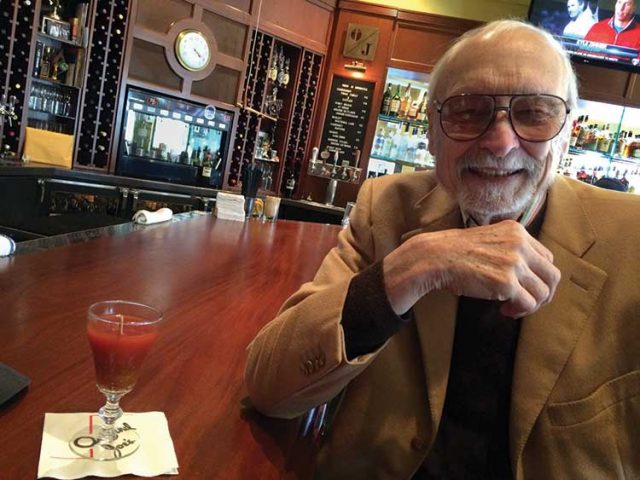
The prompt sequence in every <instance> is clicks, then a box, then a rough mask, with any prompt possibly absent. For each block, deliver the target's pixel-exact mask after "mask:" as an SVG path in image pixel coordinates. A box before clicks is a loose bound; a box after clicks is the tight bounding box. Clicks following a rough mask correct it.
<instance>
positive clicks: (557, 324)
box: [509, 177, 607, 477]
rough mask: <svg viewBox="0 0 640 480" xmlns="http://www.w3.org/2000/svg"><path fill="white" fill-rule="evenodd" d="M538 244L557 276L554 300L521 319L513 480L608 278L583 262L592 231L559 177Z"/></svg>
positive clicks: (512, 414) (514, 406)
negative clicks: (546, 252) (546, 250)
mask: <svg viewBox="0 0 640 480" xmlns="http://www.w3.org/2000/svg"><path fill="white" fill-rule="evenodd" d="M539 240H540V241H541V242H542V244H544V245H545V246H546V247H547V248H549V250H551V252H552V253H553V255H554V264H555V265H556V266H557V267H558V268H559V269H560V271H561V272H562V279H561V280H560V284H559V285H558V289H557V291H556V295H555V297H554V299H553V301H552V302H551V303H550V304H549V305H547V306H545V307H543V308H542V309H540V310H539V311H538V312H536V313H535V314H534V315H531V316H530V317H527V318H524V319H523V320H522V327H521V331H520V337H519V340H518V349H517V354H516V360H515V365H514V374H513V386H512V391H511V412H510V432H509V433H510V435H509V436H510V453H511V462H512V466H513V471H514V473H515V474H516V477H520V476H521V475H518V471H519V470H518V469H519V468H520V460H521V456H522V452H523V450H524V446H525V443H526V441H527V439H528V437H529V434H530V432H531V430H532V428H533V425H534V423H535V421H536V419H537V418H538V416H539V415H540V412H541V410H542V408H543V407H544V405H545V404H546V402H547V399H548V398H549V395H550V393H551V390H552V389H553V386H554V385H555V383H556V381H557V379H558V377H559V376H560V374H561V372H562V369H563V366H564V365H565V363H566V362H567V359H568V358H569V355H570V354H571V352H572V350H573V347H574V345H575V344H576V342H577V340H578V336H579V335H580V332H581V331H582V330H583V329H584V327H585V325H586V323H587V321H588V319H589V316H590V312H591V310H592V308H593V305H594V304H595V303H596V301H597V299H598V296H599V294H600V291H601V289H602V286H603V285H604V282H605V280H606V278H607V274H606V273H605V272H604V271H602V270H601V269H599V268H598V267H596V266H594V265H592V264H590V263H589V262H587V261H585V260H584V259H583V258H582V257H583V255H584V254H585V253H586V252H587V250H588V249H589V248H590V247H591V246H592V245H593V244H594V243H595V241H596V237H595V232H594V230H593V228H592V226H591V223H590V222H589V219H588V218H587V216H586V214H585V212H584V211H583V210H582V205H581V202H580V199H579V197H578V196H577V194H576V193H575V192H574V191H573V190H572V189H571V187H570V185H569V184H568V182H567V181H566V180H565V179H564V178H562V177H560V178H558V179H557V180H556V182H555V183H554V185H553V186H552V188H551V190H550V192H549V196H548V199H547V209H546V213H545V220H544V223H543V225H542V230H541V232H540V236H539Z"/></svg>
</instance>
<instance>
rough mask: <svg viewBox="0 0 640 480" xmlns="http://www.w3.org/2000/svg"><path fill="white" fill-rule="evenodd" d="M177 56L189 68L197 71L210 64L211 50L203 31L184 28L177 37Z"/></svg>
mask: <svg viewBox="0 0 640 480" xmlns="http://www.w3.org/2000/svg"><path fill="white" fill-rule="evenodd" d="M176 57H177V58H178V61H179V62H180V65H182V66H183V67H184V68H186V69H187V70H190V71H192V72H197V71H199V70H202V69H203V68H205V67H206V66H207V65H208V64H209V59H210V58H211V51H210V50H209V43H208V42H207V39H206V38H205V37H204V35H203V34H202V32H198V31H197V30H183V31H182V32H180V34H179V35H178V37H177V38H176Z"/></svg>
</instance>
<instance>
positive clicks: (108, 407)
mask: <svg viewBox="0 0 640 480" xmlns="http://www.w3.org/2000/svg"><path fill="white" fill-rule="evenodd" d="M104 395H105V396H106V397H107V403H105V404H104V406H103V407H102V408H100V410H98V415H100V419H101V420H102V428H100V430H99V433H98V438H100V440H102V441H103V442H109V443H111V442H114V441H115V439H116V438H118V434H117V433H116V429H115V423H116V421H117V420H118V419H119V418H120V417H121V416H122V409H121V408H120V399H121V398H122V396H123V394H122V393H105V394H104Z"/></svg>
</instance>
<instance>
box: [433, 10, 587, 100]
mask: <svg viewBox="0 0 640 480" xmlns="http://www.w3.org/2000/svg"><path fill="white" fill-rule="evenodd" d="M518 30H519V31H523V30H525V31H527V32H534V33H535V34H537V35H538V36H539V37H540V39H542V40H543V41H545V42H546V43H547V44H548V46H549V47H550V48H551V50H553V51H555V52H556V53H557V54H558V57H559V58H560V60H561V64H562V70H563V72H561V73H562V76H561V77H560V78H562V81H563V83H564V86H565V91H566V98H565V101H566V102H567V106H568V107H569V108H570V109H571V110H574V109H575V108H576V106H577V103H578V81H577V79H576V74H575V72H574V71H573V67H572V66H571V61H570V60H569V54H568V53H567V51H566V50H565V49H564V48H563V47H562V45H561V44H560V43H559V42H558V41H557V40H556V39H555V38H553V36H551V34H550V33H549V32H547V31H545V30H542V29H541V28H538V27H535V26H533V25H531V24H529V23H526V22H523V21H520V20H496V21H493V22H490V23H487V24H486V25H483V26H481V27H478V28H475V29H473V30H469V31H468V32H466V33H464V34H463V35H462V36H460V37H459V38H457V39H456V40H455V42H454V43H453V45H452V46H451V47H450V48H449V49H448V50H447V51H446V52H445V54H444V55H443V56H442V57H441V58H440V60H439V61H438V63H436V65H435V67H434V68H433V71H432V72H431V76H430V79H429V90H430V93H431V94H430V95H429V105H430V107H431V108H433V107H434V102H435V101H436V96H437V94H438V92H439V89H440V88H441V85H440V80H441V78H442V77H443V76H444V74H445V72H446V71H447V69H448V67H449V64H450V63H451V61H452V60H453V59H454V58H455V57H456V56H457V55H458V53H459V52H460V51H462V50H464V49H467V48H470V47H471V46H470V44H472V43H473V42H476V41H480V40H487V39H489V38H490V39H491V40H492V41H496V38H499V37H501V36H507V37H511V36H512V35H513V34H515V33H517V31H518ZM504 41H506V42H508V41H509V38H505V39H504ZM474 48H477V47H474ZM442 100H444V99H440V101H442Z"/></svg>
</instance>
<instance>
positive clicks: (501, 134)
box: [479, 111, 520, 157]
mask: <svg viewBox="0 0 640 480" xmlns="http://www.w3.org/2000/svg"><path fill="white" fill-rule="evenodd" d="M519 145H520V139H519V138H518V136H517V135H516V132H514V131H513V127H512V126H511V122H510V121H509V114H508V113H507V112H505V111H499V112H496V116H495V118H494V119H493V122H491V125H490V126H489V129H488V130H487V131H486V132H485V133H484V134H483V135H482V137H480V145H479V146H480V148H486V149H487V150H489V151H490V152H491V153H493V154H494V155H495V156H497V157H505V156H507V154H508V153H509V152H510V151H511V150H513V149H514V148H518V147H519Z"/></svg>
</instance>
